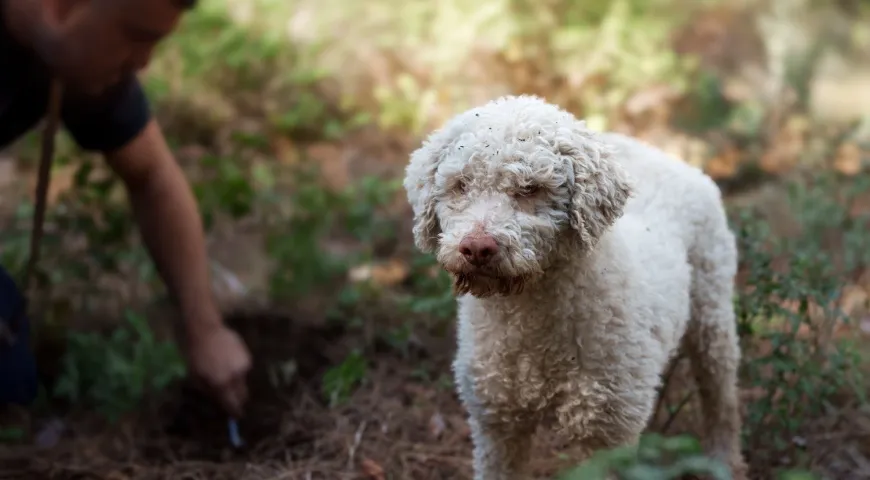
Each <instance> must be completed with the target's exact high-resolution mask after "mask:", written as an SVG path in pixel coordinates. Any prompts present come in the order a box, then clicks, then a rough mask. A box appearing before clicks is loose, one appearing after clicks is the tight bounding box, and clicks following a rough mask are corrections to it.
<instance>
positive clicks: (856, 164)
mask: <svg viewBox="0 0 870 480" xmlns="http://www.w3.org/2000/svg"><path fill="white" fill-rule="evenodd" d="M834 169H836V170H837V171H838V172H840V173H842V174H843V175H849V176H852V175H857V174H858V173H859V172H860V171H861V149H860V148H858V146H857V145H855V144H854V143H851V142H847V143H844V144H842V145H840V147H839V148H837V153H836V156H835V157H834Z"/></svg>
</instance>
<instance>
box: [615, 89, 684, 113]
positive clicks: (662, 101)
mask: <svg viewBox="0 0 870 480" xmlns="http://www.w3.org/2000/svg"><path fill="white" fill-rule="evenodd" d="M676 96H677V91H676V90H675V89H674V88H673V87H672V86H670V85H655V86H652V87H649V88H645V89H643V90H641V91H639V92H637V93H635V94H634V95H632V96H631V97H629V98H628V100H626V102H625V105H624V106H625V112H626V113H627V114H629V115H631V116H637V115H640V114H642V113H644V112H647V111H650V110H655V109H659V108H666V107H667V104H668V103H670V102H671V101H673V100H674V98H676Z"/></svg>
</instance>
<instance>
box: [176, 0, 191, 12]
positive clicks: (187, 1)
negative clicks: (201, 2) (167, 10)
mask: <svg viewBox="0 0 870 480" xmlns="http://www.w3.org/2000/svg"><path fill="white" fill-rule="evenodd" d="M172 2H173V3H174V4H175V5H177V6H178V8H181V9H184V10H190V9H191V8H193V7H195V6H196V2H197V0H172Z"/></svg>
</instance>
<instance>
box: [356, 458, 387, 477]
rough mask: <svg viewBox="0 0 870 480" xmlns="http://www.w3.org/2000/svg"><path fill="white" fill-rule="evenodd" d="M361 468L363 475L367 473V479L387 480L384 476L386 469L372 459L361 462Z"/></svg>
mask: <svg viewBox="0 0 870 480" xmlns="http://www.w3.org/2000/svg"><path fill="white" fill-rule="evenodd" d="M360 467H361V468H362V471H363V473H365V476H366V478H371V479H373V480H385V478H386V477H385V475H384V467H382V466H380V464H378V463H377V462H375V461H374V460H372V459H370V458H363V459H362V461H360Z"/></svg>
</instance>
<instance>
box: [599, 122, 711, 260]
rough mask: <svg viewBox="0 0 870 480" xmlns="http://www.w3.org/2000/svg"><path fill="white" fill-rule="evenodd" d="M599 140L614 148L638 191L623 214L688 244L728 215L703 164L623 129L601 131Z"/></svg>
mask: <svg viewBox="0 0 870 480" xmlns="http://www.w3.org/2000/svg"><path fill="white" fill-rule="evenodd" d="M601 140H602V141H604V142H605V143H607V144H609V145H611V146H612V147H613V148H614V149H615V152H614V155H613V159H614V160H615V161H616V162H617V163H619V164H620V165H621V166H622V168H623V169H625V171H626V172H627V173H628V175H629V176H630V177H631V181H632V184H633V187H634V193H633V195H632V198H631V199H629V201H628V203H627V204H626V207H625V216H627V217H635V218H637V219H639V220H640V221H642V222H645V223H649V224H650V226H653V227H655V228H656V229H664V230H670V232H668V233H669V234H670V235H675V236H678V237H679V238H680V239H681V240H683V242H685V244H686V247H687V248H690V247H691V244H692V243H694V241H695V240H696V239H697V236H698V233H699V232H698V231H697V227H699V226H703V225H706V224H709V223H710V221H711V220H712V221H714V222H716V223H719V222H720V221H721V220H724V209H723V207H722V198H721V193H720V190H719V187H718V186H717V185H716V183H715V182H714V181H713V179H711V178H710V177H709V176H707V175H706V174H705V173H704V172H703V171H701V170H700V169H698V168H696V167H694V166H691V165H689V164H687V163H685V162H683V161H682V160H679V159H677V158H674V157H671V156H670V155H668V154H667V153H665V152H664V151H662V150H660V149H658V148H656V147H654V146H652V145H649V144H647V143H644V142H643V141H640V140H637V139H634V138H631V137H628V136H625V135H622V134H618V133H603V134H601Z"/></svg>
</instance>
